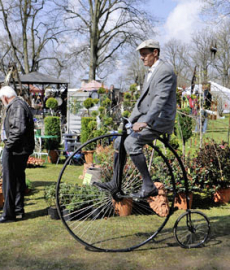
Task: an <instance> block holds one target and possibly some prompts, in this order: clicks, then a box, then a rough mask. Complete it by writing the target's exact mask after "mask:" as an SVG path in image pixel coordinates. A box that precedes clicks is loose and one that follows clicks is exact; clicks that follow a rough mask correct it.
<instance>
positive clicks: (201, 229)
mask: <svg viewBox="0 0 230 270" xmlns="http://www.w3.org/2000/svg"><path fill="white" fill-rule="evenodd" d="M173 231H174V236H175V239H176V241H177V242H178V243H179V245H180V246H181V247H183V248H197V247H200V246H203V245H204V244H205V243H206V242H207V240H208V238H209V235H210V232H211V226H210V222H209V220H208V217H207V216H206V215H205V214H204V213H202V212H200V211H196V210H187V212H185V213H183V214H182V215H181V216H180V217H179V218H178V219H177V221H176V223H175V225H174V229H173Z"/></svg>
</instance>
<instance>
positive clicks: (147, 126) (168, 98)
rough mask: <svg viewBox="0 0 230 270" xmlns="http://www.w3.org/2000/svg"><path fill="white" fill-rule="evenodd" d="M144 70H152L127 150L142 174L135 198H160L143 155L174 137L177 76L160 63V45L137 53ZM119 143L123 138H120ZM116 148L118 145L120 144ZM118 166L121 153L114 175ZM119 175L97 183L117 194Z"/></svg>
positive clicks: (153, 44) (148, 42)
mask: <svg viewBox="0 0 230 270" xmlns="http://www.w3.org/2000/svg"><path fill="white" fill-rule="evenodd" d="M136 50H137V51H139V53H140V58H141V60H142V61H143V63H144V66H147V67H149V70H148V73H147V74H146V76H145V81H144V84H143V88H142V91H141V95H140V98H139V99H138V100H137V102H136V104H135V107H134V109H133V111H132V113H131V116H130V117H129V121H130V122H131V123H132V124H133V127H132V129H133V132H131V134H129V135H128V136H127V138H126V139H125V142H124V146H125V150H126V152H127V154H129V155H130V158H131V159H132V161H133V163H134V165H135V166H136V168H137V169H138V170H139V171H140V174H141V176H142V179H143V183H142V187H141V189H140V190H139V191H138V192H137V193H133V194H131V196H132V197H135V198H140V199H143V198H147V197H149V196H157V195H158V190H157V188H156V186H155V185H154V182H153V181H152V179H151V176H150V174H149V171H148V168H147V164H146V160H145V156H144V154H143V152H142V149H143V147H144V145H146V144H148V143H151V142H152V141H153V140H154V139H156V138H157V137H159V135H160V134H171V133H172V132H173V128H174V122H175V116H176V84H177V82H176V75H175V73H174V71H173V69H172V67H171V66H170V65H168V64H167V63H165V62H164V61H162V60H161V59H159V55H160V45H159V42H157V41H155V40H146V41H144V42H142V43H141V44H140V45H139V46H138V47H137V49H136ZM119 139H120V138H119ZM115 145H119V143H118V142H116V143H115ZM115 148H116V149H118V146H115ZM117 166H118V153H115V157H114V172H116V171H117V170H116V168H117ZM116 180H117V176H116V173H114V175H113V179H112V180H111V181H110V182H107V183H99V182H97V183H94V185H96V186H98V187H99V188H101V189H104V190H109V191H110V192H111V193H115V192H116V191H117V190H118V187H117V181H116Z"/></svg>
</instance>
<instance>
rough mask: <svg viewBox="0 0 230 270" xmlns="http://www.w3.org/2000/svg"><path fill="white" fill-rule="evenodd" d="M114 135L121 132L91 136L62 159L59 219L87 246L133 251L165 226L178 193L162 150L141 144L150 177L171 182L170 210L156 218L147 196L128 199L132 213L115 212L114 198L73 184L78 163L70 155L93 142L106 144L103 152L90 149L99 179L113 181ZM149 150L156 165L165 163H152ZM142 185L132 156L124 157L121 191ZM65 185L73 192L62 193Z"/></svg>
mask: <svg viewBox="0 0 230 270" xmlns="http://www.w3.org/2000/svg"><path fill="white" fill-rule="evenodd" d="M114 136H116V137H119V136H122V135H121V134H116V135H112V134H108V135H103V136H100V137H97V138H95V139H92V140H90V141H88V142H87V143H85V144H84V145H82V146H81V147H79V148H78V149H77V150H76V151H75V152H74V153H73V154H72V155H71V156H70V157H69V158H68V159H67V160H66V162H65V164H64V166H63V168H62V170H61V173H60V175H59V179H58V182H57V190H56V198H57V207H58V212H59V215H60V217H61V220H62V222H63V224H64V225H65V227H66V228H67V230H68V231H69V233H70V234H71V235H72V236H73V237H74V238H75V239H76V240H77V241H79V242H80V243H81V244H83V245H85V246H86V247H88V248H90V249H94V250H98V251H107V252H109V251H111V252H116V251H118V252H123V251H131V250H133V249H135V248H138V247H140V246H142V245H144V244H146V243H147V242H149V241H150V240H152V239H153V238H154V237H155V236H156V235H157V234H158V233H159V232H160V231H161V230H162V229H163V227H164V226H165V224H166V223H167V221H168V219H169V217H170V215H171V214H172V212H173V205H174V198H175V195H176V191H175V179H174V175H173V172H172V168H171V166H170V163H169V161H168V159H167V158H166V157H165V155H163V153H162V151H161V150H160V148H159V147H157V146H154V145H151V147H145V148H144V152H145V155H146V160H147V164H148V166H149V169H150V172H151V175H152V173H153V172H154V175H155V177H156V175H159V176H160V177H161V178H167V179H169V182H170V183H171V190H168V194H167V196H168V201H169V207H170V210H169V211H168V214H167V215H166V216H164V217H160V216H159V215H157V214H156V213H155V212H154V211H153V210H152V208H151V207H150V206H149V203H148V202H147V200H140V201H132V210H131V211H132V214H131V215H128V216H119V215H118V214H117V209H116V206H115V205H116V202H114V200H113V198H112V196H111V194H110V193H109V192H106V191H100V190H98V189H97V188H96V187H94V186H92V185H85V186H84V185H82V184H76V182H77V181H79V180H76V179H75V180H74V179H73V176H74V174H73V173H72V172H71V171H73V169H74V168H76V166H73V165H72V164H73V162H71V160H72V158H73V157H74V155H75V154H76V153H77V152H79V151H82V149H84V148H87V147H88V146H89V145H91V146H92V145H94V146H95V148H96V146H97V145H99V143H98V142H100V145H102V146H103V147H104V148H102V149H101V152H100V151H99V150H98V151H99V154H97V153H96V154H95V153H94V163H95V167H98V168H99V171H101V175H100V177H99V178H100V179H99V180H103V181H105V180H107V181H108V180H110V179H111V177H112V174H111V171H113V157H112V156H113V153H114V149H113V140H114V138H115V137H114ZM149 151H150V152H151V153H150V152H149ZM153 152H154V158H155V159H156V160H157V162H158V165H159V163H160V164H161V165H163V166H156V165H154V163H155V162H153V159H152V153H153ZM150 154H151V155H150ZM102 160H103V162H104V163H103V162H102ZM156 160H155V161H156ZM149 163H151V165H149ZM70 167H72V168H71V170H69V168H70ZM68 170H69V171H68ZM157 170H158V171H157ZM105 178H108V179H105ZM155 180H156V179H155ZM141 183H142V180H141V178H140V175H139V172H138V171H137V170H136V168H135V166H134V165H133V163H132V162H131V160H130V158H129V157H127V162H126V164H125V167H124V172H123V180H122V190H123V192H126V191H135V190H137V189H139V188H140V186H141ZM68 185H69V186H68ZM68 188H69V189H71V188H72V189H73V193H74V194H70V193H69V192H67V191H65V189H66V190H67V189H68ZM63 190H64V191H63ZM65 192H66V193H65ZM83 193H84V194H88V195H87V196H88V201H87V202H86V201H85V198H83V195H82V194H83ZM76 194H77V197H76ZM71 196H72V197H71ZM74 196H75V197H74ZM84 196H85V195H84ZM85 197H86V196H85ZM71 198H72V199H71ZM131 199H132V198H131ZM71 200H72V201H71ZM74 200H75V209H73V210H72V213H67V214H66V211H65V210H66V209H68V208H69V209H70V208H71V207H70V206H74ZM81 200H82V201H81ZM124 202H125V200H124V199H123V201H122V203H124ZM126 202H127V204H128V205H129V204H131V201H130V200H128V199H127V200H126ZM87 203H88V205H87ZM122 203H121V204H122ZM118 204H119V203H118Z"/></svg>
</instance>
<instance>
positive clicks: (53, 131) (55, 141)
mask: <svg viewBox="0 0 230 270" xmlns="http://www.w3.org/2000/svg"><path fill="white" fill-rule="evenodd" d="M44 124H45V135H48V136H49V135H51V136H57V138H51V139H45V148H46V149H47V150H53V149H58V147H59V144H60V138H61V127H60V117H57V116H47V117H46V118H45V120H44Z"/></svg>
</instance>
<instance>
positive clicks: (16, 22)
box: [0, 0, 65, 73]
mask: <svg viewBox="0 0 230 270" xmlns="http://www.w3.org/2000/svg"><path fill="white" fill-rule="evenodd" d="M53 10H54V8H53V7H52V1H49V0H18V1H15V0H0V13H1V15H2V16H1V18H0V19H1V21H2V23H3V26H4V29H5V31H6V33H7V37H8V42H9V45H10V53H11V54H12V55H13V58H14V61H15V62H16V63H17V65H18V68H19V69H20V70H21V72H22V73H29V72H32V71H36V70H38V69H39V66H40V63H41V62H42V61H44V60H47V59H55V60H56V61H57V63H58V64H60V62H58V59H57V58H55V56H53V55H52V54H51V53H50V51H49V52H48V50H47V48H48V47H49V46H53V45H54V43H57V42H58V36H59V35H60V34H61V33H62V32H63V31H65V30H64V29H61V20H60V18H58V16H57V14H54V13H53V12H52V11H53ZM47 52H48V53H47Z"/></svg>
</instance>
